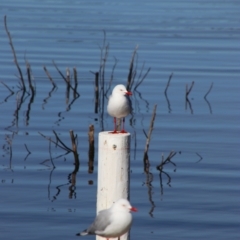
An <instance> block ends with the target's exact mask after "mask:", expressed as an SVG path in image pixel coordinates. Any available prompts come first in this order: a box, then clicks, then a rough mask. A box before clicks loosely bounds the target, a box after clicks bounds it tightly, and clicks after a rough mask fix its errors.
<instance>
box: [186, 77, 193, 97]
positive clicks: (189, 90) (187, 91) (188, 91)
mask: <svg viewBox="0 0 240 240" xmlns="http://www.w3.org/2000/svg"><path fill="white" fill-rule="evenodd" d="M193 85H194V81H192V83H191V86H190V88H189V89H188V84H187V85H186V94H185V98H186V100H187V99H188V95H189V93H190V92H191V91H192V88H193Z"/></svg>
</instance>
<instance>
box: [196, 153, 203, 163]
mask: <svg viewBox="0 0 240 240" xmlns="http://www.w3.org/2000/svg"><path fill="white" fill-rule="evenodd" d="M196 154H197V155H198V156H199V157H200V159H199V160H198V161H197V162H196V163H199V162H201V161H202V159H203V157H202V156H201V155H200V154H199V153H197V152H196Z"/></svg>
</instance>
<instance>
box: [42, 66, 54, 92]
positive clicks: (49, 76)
mask: <svg viewBox="0 0 240 240" xmlns="http://www.w3.org/2000/svg"><path fill="white" fill-rule="evenodd" d="M43 69H44V71H45V73H46V74H47V76H48V78H49V80H50V82H51V83H52V85H53V87H54V88H56V87H57V85H56V84H55V82H54V81H53V79H52V77H51V75H50V73H49V72H48V70H47V68H46V67H45V66H43Z"/></svg>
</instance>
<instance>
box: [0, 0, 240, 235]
mask: <svg viewBox="0 0 240 240" xmlns="http://www.w3.org/2000/svg"><path fill="white" fill-rule="evenodd" d="M239 9H240V2H239V1H234V0H230V1H223V0H218V1H216V0H210V1H200V0H198V1H190V0H187V1H108V0H105V1H66V0H61V1H50V0H45V1H30V0H25V1H16V0H11V1H7V0H2V1H1V3H0V14H1V15H0V16H1V20H0V56H1V57H0V72H1V75H0V81H1V82H3V83H4V84H6V85H7V86H8V87H9V88H10V89H11V91H12V94H11V92H10V90H8V89H7V87H5V86H4V84H1V85H0V118H1V121H0V145H1V157H0V163H1V165H0V179H1V184H0V189H1V190H0V194H1V197H0V206H1V208H0V214H1V218H0V229H1V237H0V238H1V239H4V240H5V239H11V240H14V239H18V240H27V239H45V240H47V239H51V240H52V239H58V240H63V239H77V237H76V236H75V234H76V233H77V232H79V231H80V230H83V229H85V228H86V227H87V226H88V223H90V222H91V221H92V219H93V218H94V217H95V212H96V190H97V162H98V159H97V155H98V154H97V153H98V149H97V146H98V132H100V131H103V130H105V131H106V130H112V128H113V122H112V119H111V117H110V116H109V115H108V114H107V113H106V104H107V98H104V103H103V105H101V106H104V108H101V109H100V110H101V111H99V113H95V111H94V109H95V99H94V87H95V86H94V77H95V76H94V74H93V73H92V72H97V71H99V67H100V58H101V48H102V46H103V44H104V42H103V40H104V32H103V30H105V33H106V42H105V46H107V45H108V44H109V45H108V46H109V50H108V55H107V59H106V66H105V91H106V90H107V88H108V84H109V81H110V79H112V77H111V76H112V72H113V68H114V66H115V63H117V65H116V66H115V68H114V73H113V82H112V86H111V89H112V87H113V86H114V85H116V84H118V83H123V84H126V82H127V76H128V72H129V65H130V61H131V57H132V54H133V51H134V49H135V47H136V46H138V50H137V56H136V58H135V59H136V61H135V70H136V77H135V83H134V86H136V85H135V84H136V82H137V81H139V80H140V79H142V77H143V76H144V74H145V73H146V72H147V70H148V69H149V68H151V70H150V72H149V73H148V74H147V76H146V78H145V79H144V81H143V82H142V84H141V85H140V86H139V87H138V88H137V90H136V91H134V86H133V88H132V91H133V93H134V95H133V96H132V104H133V108H134V111H133V115H132V116H130V117H128V118H127V120H126V129H127V130H128V131H129V132H130V133H131V139H132V140H131V186H130V188H131V189H130V195H131V203H132V205H134V206H135V207H137V208H138V210H139V211H138V212H137V213H135V214H134V223H133V226H132V229H131V240H133V239H135V240H139V239H141V240H143V239H144V240H146V239H152V240H153V239H166V240H167V239H218V240H223V239H231V240H233V239H239V237H240V217H239V208H240V207H239V199H240V198H239V197H240V196H239V182H240V174H239V170H240V164H239V157H240V154H239V143H240V139H239V136H240V135H239V132H240V131H239V117H240V97H239V93H240V69H239V62H240V44H239V43H240V41H239V40H240V15H239ZM5 15H7V25H8V30H9V32H10V33H11V36H12V41H13V44H14V48H15V50H16V53H17V59H18V62H19V65H20V67H21V69H22V72H23V75H24V78H25V80H26V82H27V75H26V67H25V59H26V60H27V61H28V62H29V63H30V65H31V70H32V77H33V78H34V84H35V89H36V93H35V94H34V95H31V94H30V95H28V94H26V95H25V96H24V97H23V98H21V97H22V91H19V78H18V76H19V74H18V71H17V68H16V66H15V65H14V61H13V54H12V51H11V48H10V45H9V39H8V37H7V34H6V31H5V28H4V16H5ZM52 60H54V61H55V63H56V65H57V66H58V68H59V69H60V70H61V72H62V73H63V74H64V75H65V72H66V68H70V70H71V74H72V72H73V71H72V69H73V68H74V67H76V69H77V73H78V88H77V91H78V92H79V94H80V96H79V97H76V95H75V96H74V94H73V91H72V90H70V94H69V96H67V90H66V84H65V82H64V80H63V78H62V77H61V76H60V74H59V73H58V72H57V70H56V68H55V67H54V65H53V62H52ZM43 66H46V68H47V70H48V71H49V73H50V74H51V76H52V78H53V80H54V82H55V83H56V85H57V88H55V89H53V86H52V84H51V82H50V81H49V78H48V77H47V75H46V73H45V72H44V70H43ZM141 69H143V70H141ZM171 73H173V76H172V79H171V82H170V86H169V88H168V90H167V95H165V94H164V90H165V88H166V85H167V82H168V79H169V76H170V75H171ZM193 81H194V86H193V88H192V90H191V92H190V94H189V96H188V99H189V102H188V104H187V107H186V105H185V104H186V102H185V91H186V90H185V89H186V84H188V88H189V87H190V85H191V83H192V82H193ZM72 84H73V85H74V83H73V81H72ZM212 84H213V85H212ZM211 85H212V88H211V89H210V87H211ZM27 89H28V83H27ZM111 89H110V91H109V92H108V93H107V94H106V96H108V95H109V94H110V92H111ZM209 90H211V91H210V92H209V94H208V95H207V96H206V97H205V98H204V96H205V95H206V94H207V93H208V91H209ZM29 92H30V91H29ZM155 104H157V114H156V119H155V123H154V129H153V132H152V137H151V142H150V147H149V152H148V155H149V163H150V167H149V170H148V171H147V172H146V171H144V164H143V152H144V148H145V142H146V137H145V135H144V133H143V129H144V130H145V131H146V132H147V131H148V128H149V125H150V120H151V116H152V112H153V108H154V105H155ZM90 124H93V125H94V127H95V155H94V163H93V167H94V168H93V170H92V171H91V172H90V173H89V156H88V150H89V145H88V127H89V125H90ZM70 129H72V130H73V131H74V133H75V134H77V135H78V152H79V158H80V167H79V171H78V172H77V174H76V183H75V185H74V182H73V181H72V172H73V171H74V158H73V154H72V153H69V154H67V155H64V154H65V151H64V150H62V149H60V148H56V147H55V146H54V144H52V146H51V156H52V159H53V160H52V161H51V160H50V159H51V156H50V152H49V142H48V141H47V140H46V139H44V138H43V137H42V136H41V135H40V134H39V132H40V133H42V134H44V135H46V136H48V137H51V138H52V139H54V133H53V130H54V131H56V133H57V134H58V135H59V137H60V138H61V140H62V141H63V142H64V143H65V144H66V145H68V146H69V147H71V141H70V136H69V130H70ZM28 151H29V152H28ZM171 151H175V152H176V155H175V156H174V157H173V158H172V161H173V162H174V163H175V164H176V166H174V165H173V164H167V165H166V166H164V169H163V170H164V172H162V174H160V172H159V171H158V170H157V169H156V166H157V165H158V164H159V163H160V161H161V156H162V154H164V157H165V158H166V157H167V156H168V155H169V153H170V152H171ZM53 165H54V166H55V168H53ZM85 238H86V239H95V237H94V236H88V237H85Z"/></svg>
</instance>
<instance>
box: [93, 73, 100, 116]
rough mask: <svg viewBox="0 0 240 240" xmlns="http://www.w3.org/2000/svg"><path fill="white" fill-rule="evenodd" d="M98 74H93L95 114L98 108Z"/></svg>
mask: <svg viewBox="0 0 240 240" xmlns="http://www.w3.org/2000/svg"><path fill="white" fill-rule="evenodd" d="M98 77H99V73H98V72H96V73H95V111H94V112H95V113H98V106H99V83H98Z"/></svg>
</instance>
